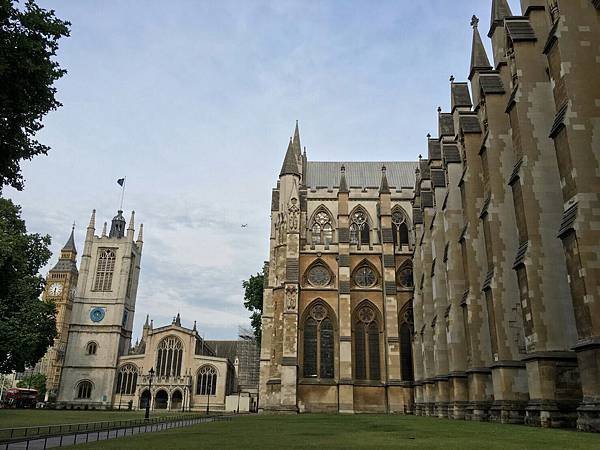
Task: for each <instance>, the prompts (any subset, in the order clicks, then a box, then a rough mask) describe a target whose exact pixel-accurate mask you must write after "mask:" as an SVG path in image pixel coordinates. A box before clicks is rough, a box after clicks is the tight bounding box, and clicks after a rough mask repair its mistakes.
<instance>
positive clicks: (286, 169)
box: [279, 138, 300, 177]
mask: <svg viewBox="0 0 600 450" xmlns="http://www.w3.org/2000/svg"><path fill="white" fill-rule="evenodd" d="M283 175H296V176H300V169H299V168H298V160H297V159H296V155H295V154H294V147H293V145H292V138H290V143H289V145H288V148H287V151H286V153H285V159H284V160H283V166H281V172H280V173H279V176H280V177H281V176H283Z"/></svg>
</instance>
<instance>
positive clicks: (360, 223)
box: [350, 210, 370, 247]
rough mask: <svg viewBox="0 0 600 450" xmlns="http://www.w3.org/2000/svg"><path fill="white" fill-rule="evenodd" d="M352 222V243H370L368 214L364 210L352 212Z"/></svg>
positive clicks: (359, 244)
mask: <svg viewBox="0 0 600 450" xmlns="http://www.w3.org/2000/svg"><path fill="white" fill-rule="evenodd" d="M351 220H352V222H351V223H350V243H351V244H354V245H358V246H359V247H360V246H361V245H369V242H370V237H369V235H370V230H369V222H368V220H367V215H366V214H365V212H364V211H360V210H359V211H356V212H354V213H352V216H351Z"/></svg>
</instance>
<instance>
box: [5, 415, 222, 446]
mask: <svg viewBox="0 0 600 450" xmlns="http://www.w3.org/2000/svg"><path fill="white" fill-rule="evenodd" d="M216 420H221V419H220V418H218V417H216V418H215V417H199V418H194V419H183V420H178V421H175V422H162V423H154V424H149V425H137V426H133V427H126V428H118V429H113V430H105V431H90V432H81V433H73V434H66V435H64V436H52V437H47V438H42V439H36V438H34V439H31V440H29V441H19V442H11V443H4V444H0V450H42V449H46V448H55V447H66V446H68V445H76V444H86V443H88V442H96V441H106V440H108V439H117V438H122V437H125V436H133V435H135V434H142V433H153V432H156V431H163V430H168V429H170V428H180V427H187V426H190V425H197V424H199V423H206V422H213V421H216Z"/></svg>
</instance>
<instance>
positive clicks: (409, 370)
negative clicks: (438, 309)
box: [398, 301, 414, 381]
mask: <svg viewBox="0 0 600 450" xmlns="http://www.w3.org/2000/svg"><path fill="white" fill-rule="evenodd" d="M398 323H400V369H401V374H402V381H413V380H414V375H413V354H412V335H413V333H414V319H413V309H412V301H411V302H409V303H408V305H406V306H405V307H404V309H403V311H402V312H401V313H400V317H399V320H398Z"/></svg>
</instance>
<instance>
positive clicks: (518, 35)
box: [505, 19, 537, 42]
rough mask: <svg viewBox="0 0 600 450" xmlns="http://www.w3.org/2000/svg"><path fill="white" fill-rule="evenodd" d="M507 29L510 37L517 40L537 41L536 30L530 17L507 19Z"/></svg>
mask: <svg viewBox="0 0 600 450" xmlns="http://www.w3.org/2000/svg"><path fill="white" fill-rule="evenodd" d="M505 23H506V30H507V31H508V35H509V36H510V38H511V39H512V40H513V42H515V41H535V40H536V39H537V38H536V36H535V31H533V28H532V27H531V24H530V23H529V20H528V19H519V20H513V19H506V22H505Z"/></svg>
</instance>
